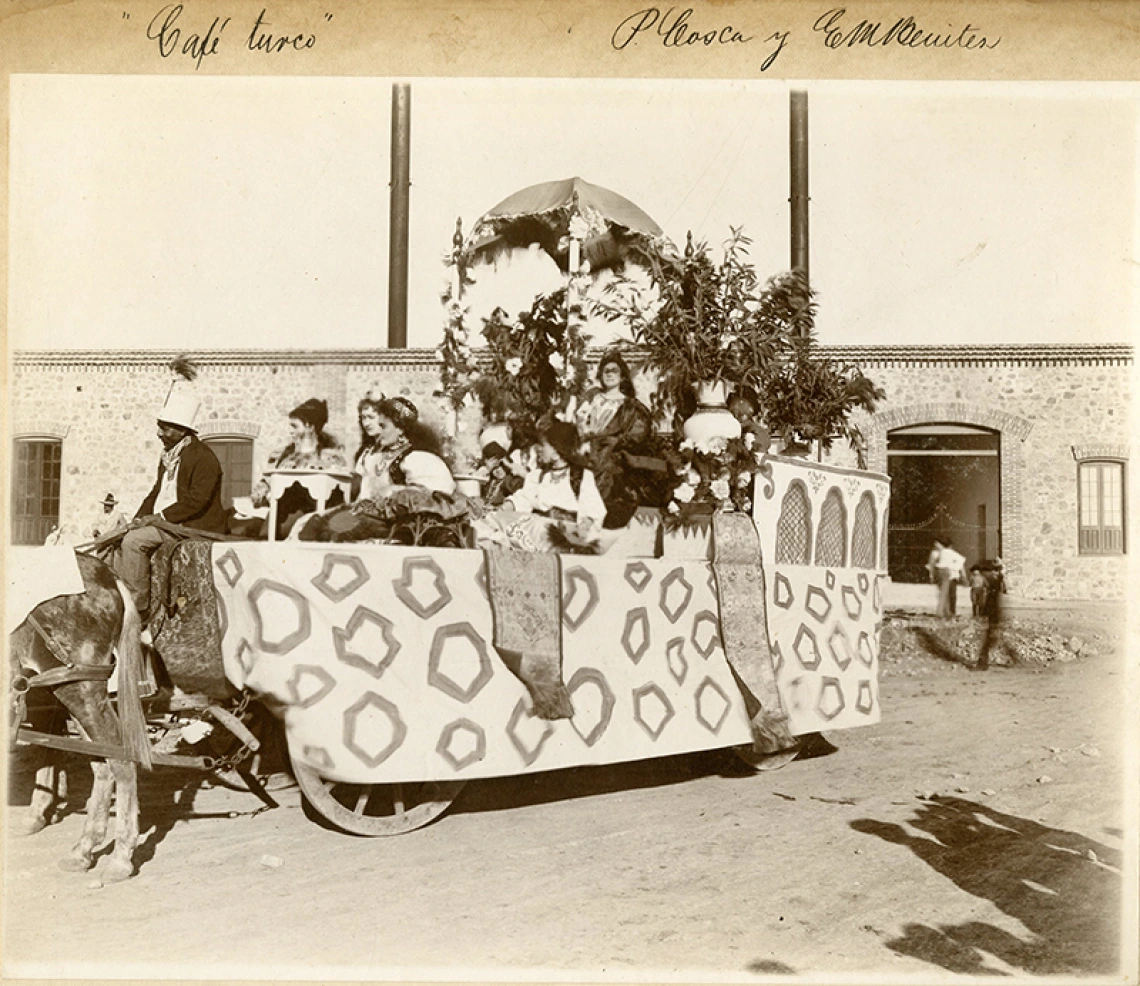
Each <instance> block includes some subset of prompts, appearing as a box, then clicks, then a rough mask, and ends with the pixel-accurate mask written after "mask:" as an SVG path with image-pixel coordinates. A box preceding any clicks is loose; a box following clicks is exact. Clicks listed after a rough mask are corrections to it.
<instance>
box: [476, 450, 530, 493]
mask: <svg viewBox="0 0 1140 986" xmlns="http://www.w3.org/2000/svg"><path fill="white" fill-rule="evenodd" d="M483 469H484V470H485V471H486V475H487V479H486V482H485V484H484V487H483V502H484V503H486V505H487V506H488V507H501V506H502V505H503V503H504V502H506V499H507V497H509V496H510V495H511V494H512V493H515V492H517V491H518V490H520V489H522V485H523V478H522V477H521V476H519V475H518V474H517V472H515V471H514V470H513V469H512V468H511V461H510V458H509V457H508V455H507V451H506V449H504V448H503V447H502V446H501V445H500V444H499V443H498V442H489V443H488V444H487V445H486V446H484V448H483Z"/></svg>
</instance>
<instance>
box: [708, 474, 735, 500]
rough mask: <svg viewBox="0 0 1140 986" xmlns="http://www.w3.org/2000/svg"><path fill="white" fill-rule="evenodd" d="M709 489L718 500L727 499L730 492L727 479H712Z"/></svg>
mask: <svg viewBox="0 0 1140 986" xmlns="http://www.w3.org/2000/svg"><path fill="white" fill-rule="evenodd" d="M709 490H710V491H711V492H712V495H713V496H715V497H716V498H717V499H718V500H727V499H728V497H729V494H730V493H731V490H729V488H728V480H727V479H714V480H713V481H712V483H711V485H710V486H709Z"/></svg>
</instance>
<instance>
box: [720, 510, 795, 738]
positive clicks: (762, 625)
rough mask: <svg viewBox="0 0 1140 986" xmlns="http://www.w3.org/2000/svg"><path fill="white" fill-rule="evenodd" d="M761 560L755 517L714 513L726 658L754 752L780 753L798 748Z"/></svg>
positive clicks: (722, 639) (721, 623)
mask: <svg viewBox="0 0 1140 986" xmlns="http://www.w3.org/2000/svg"><path fill="white" fill-rule="evenodd" d="M761 561H762V555H761V549H760V535H759V533H758V532H757V530H756V525H755V524H753V523H752V518H751V517H749V516H748V515H747V514H744V513H734V512H728V513H725V512H722V511H718V512H717V513H715V514H714V515H713V563H712V566H713V572H714V573H715V575H716V585H717V596H718V597H719V599H720V635H721V641H722V642H723V644H724V653H725V656H726V657H727V658H728V663H729V666H730V667H731V668H732V670H733V673H734V674H735V675H736V677H737V678H738V679H739V680H740V682H741V684H743V686H744V687H743V688H742V689H741V691H742V693H743V694H744V698H745V705H746V707H747V709H748V715H749V717H750V719H751V722H752V746H753V750H754V751H755V752H756V753H776V752H777V751H779V750H786V749H790V748H791V747H793V746H795V744H796V740H795V737H793V736H792V734H791V731H790V730H789V728H788V713H787V710H786V709H785V708H784V703H783V701H782V700H781V698H780V692H779V690H778V689H777V688H776V669H775V666H774V665H773V663H772V647H771V644H770V643H769V642H768V613H767V604H766V603H765V599H764V569H763V568H762V567H761Z"/></svg>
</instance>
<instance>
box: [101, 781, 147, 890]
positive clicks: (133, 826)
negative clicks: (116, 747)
mask: <svg viewBox="0 0 1140 986" xmlns="http://www.w3.org/2000/svg"><path fill="white" fill-rule="evenodd" d="M110 764H111V772H112V774H114V777H115V851H114V852H113V853H112V854H111V858H110V859H109V860H108V861H107V865H106V866H104V867H103V869H102V870H101V871H100V874H99V875H100V877H101V878H102V880H103V882H104V883H116V882H118V881H119V880H126V879H127V878H128V877H130V876H133V875H134V872H135V862H134V857H135V849H136V848H137V847H138V844H139V795H138V770H137V769H136V767H135V764H134V763H133V762H132V761H130V760H112V761H111V762H110Z"/></svg>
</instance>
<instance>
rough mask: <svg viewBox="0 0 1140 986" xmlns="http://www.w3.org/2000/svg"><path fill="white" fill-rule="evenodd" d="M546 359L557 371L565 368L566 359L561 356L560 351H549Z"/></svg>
mask: <svg viewBox="0 0 1140 986" xmlns="http://www.w3.org/2000/svg"><path fill="white" fill-rule="evenodd" d="M546 361H547V362H548V363H549V364H550V365H551V366H553V367H554V369H556V370H559V371H561V370H563V369H565V367H566V360H565V359H564V358H563V356H562V354H561V353H551V354H550V356H548V357H547V360H546Z"/></svg>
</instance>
